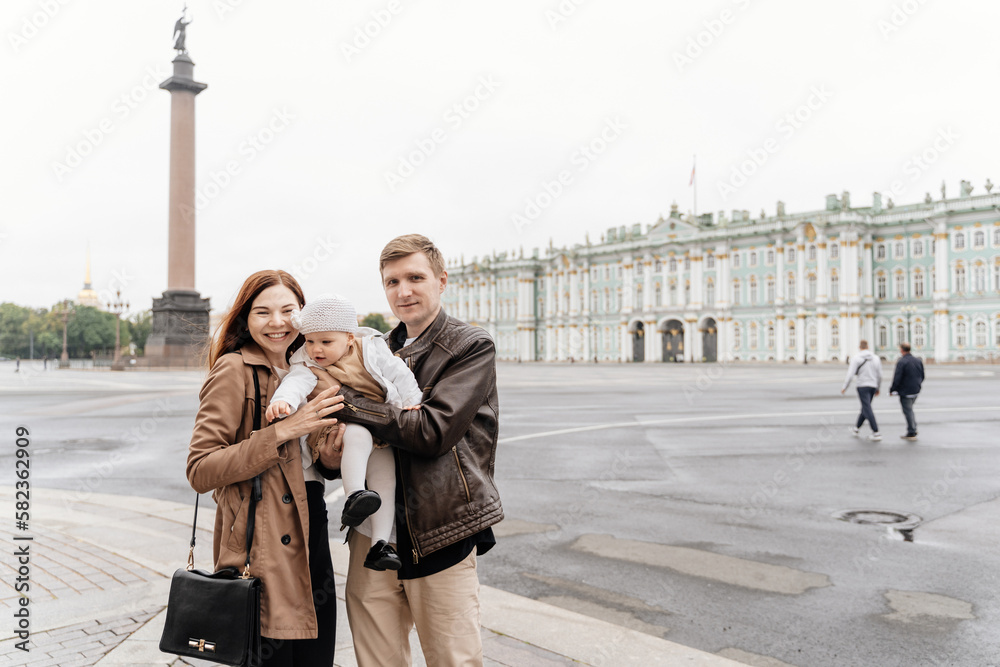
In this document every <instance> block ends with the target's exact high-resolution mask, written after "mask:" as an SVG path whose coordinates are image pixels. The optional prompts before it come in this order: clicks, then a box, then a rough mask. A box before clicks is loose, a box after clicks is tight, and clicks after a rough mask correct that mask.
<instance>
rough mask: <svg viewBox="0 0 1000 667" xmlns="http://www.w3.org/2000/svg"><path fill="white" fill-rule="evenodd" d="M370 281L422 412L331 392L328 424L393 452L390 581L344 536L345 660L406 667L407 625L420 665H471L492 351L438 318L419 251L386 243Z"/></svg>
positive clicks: (492, 518) (443, 274)
mask: <svg viewBox="0 0 1000 667" xmlns="http://www.w3.org/2000/svg"><path fill="white" fill-rule="evenodd" d="M379 270H380V272H381V274H382V287H383V288H384V290H385V295H386V299H387V300H388V302H389V307H390V308H391V309H392V312H393V314H395V315H396V317H398V318H399V321H400V323H399V326H397V327H396V328H395V329H394V330H393V331H390V332H389V333H388V334H386V335H385V337H386V342H388V343H389V348H390V349H391V350H392V351H393V352H394V353H395V354H396V355H397V356H398V357H400V358H401V359H402V360H403V361H405V362H406V364H407V365H408V366H409V367H410V369H411V370H412V371H413V373H414V375H415V376H416V379H417V384H418V385H419V386H420V387H421V388H422V389H423V400H422V402H421V406H420V408H419V409H418V410H409V411H407V410H400V409H397V408H394V407H393V406H391V405H386V404H384V403H376V402H373V401H369V400H367V399H365V398H364V397H362V396H361V395H360V394H359V393H357V392H355V391H353V390H352V389H350V388H349V387H343V388H342V389H341V392H342V393H343V394H344V402H345V408H344V409H343V410H341V411H340V412H339V413H337V416H338V419H341V420H342V421H354V422H356V423H360V424H363V425H364V426H367V427H368V428H369V430H371V432H372V435H374V436H375V438H377V439H379V440H381V441H383V442H386V443H389V444H390V445H391V446H392V448H393V452H394V454H395V459H396V498H395V504H396V525H395V548H396V550H397V552H398V553H399V556H400V559H401V560H402V566H401V568H400V570H399V571H398V573H397V572H391V571H375V570H372V569H368V568H366V567H364V562H365V560H366V557H367V556H368V554H369V551H371V550H373V549H376V548H379V545H378V544H376V545H372V543H371V538H370V535H371V531H370V529H369V527H368V526H367V525H366V523H363V524H361V525H360V526H358V528H357V529H352V530H351V532H350V536H349V538H348V542H349V545H350V550H351V560H350V566H349V569H348V575H347V613H348V619H349V620H350V624H351V633H352V634H353V638H354V650H355V654H356V656H357V661H358V665H360V667H384V666H386V665H410V664H411V663H410V643H409V633H410V629H411V628H412V627H413V626H414V625H415V626H416V628H417V633H418V636H419V637H420V645H421V647H422V648H423V652H424V657H425V659H426V662H427V664H428V665H435V666H437V665H481V664H482V661H483V648H482V640H481V637H480V623H479V616H480V615H479V577H478V575H477V573H476V556H477V555H481V554H483V553H485V552H486V551H488V550H489V549H490V548H491V547H492V546H493V545H494V544H495V543H496V540H495V538H494V536H493V529H492V528H491V526H492V525H493V524H495V523H497V522H498V521H500V520H502V519H503V509H502V507H501V504H500V494H499V492H498V491H497V488H496V485H495V483H494V481H493V469H494V463H495V460H496V445H497V425H498V419H499V416H498V400H497V385H496V349H495V347H494V345H493V340H492V339H491V338H490V336H489V334H488V333H487V332H486V331H484V330H483V329H481V328H479V327H473V326H470V325H468V324H466V323H464V322H461V321H459V320H456V319H455V318H452V317H449V316H448V315H447V314H446V313H445V312H444V310H443V309H442V308H441V294H442V292H444V289H445V286H446V285H447V284H448V273H447V271H445V267H444V258H443V257H442V256H441V253H440V251H439V250H438V249H437V248H436V247H435V246H434V244H433V243H432V242H431V241H430V240H429V239H427V238H426V237H423V236H420V235H418V234H410V235H407V236H400V237H398V238H396V239H393V240H392V241H390V242H389V244H388V245H386V247H385V248H384V249H383V250H382V255H381V257H380V259H379ZM323 388H324V387H323V386H317V390H320V389H323ZM382 502H391V500H390V499H389V498H383V499H382Z"/></svg>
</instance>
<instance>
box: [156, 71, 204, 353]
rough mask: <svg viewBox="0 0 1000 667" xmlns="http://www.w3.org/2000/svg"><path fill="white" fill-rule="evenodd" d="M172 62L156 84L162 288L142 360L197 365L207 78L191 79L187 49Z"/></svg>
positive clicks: (201, 337)
mask: <svg viewBox="0 0 1000 667" xmlns="http://www.w3.org/2000/svg"><path fill="white" fill-rule="evenodd" d="M173 65H174V73H173V76H171V77H170V78H169V79H167V80H166V81H164V82H163V83H161V84H160V88H162V89H163V90H166V91H169V92H170V195H169V203H168V209H167V219H168V231H167V289H166V290H165V291H164V292H163V295H162V296H161V297H160V298H154V299H153V308H152V310H153V322H152V328H151V331H150V335H149V339H148V340H147V341H146V351H145V352H146V354H145V357H144V358H143V364H142V365H144V366H174V367H179V366H189V365H197V364H198V363H199V355H200V354H201V352H202V351H203V349H204V347H205V345H206V344H207V343H208V341H209V336H210V333H211V332H210V331H209V311H210V310H211V306H210V304H209V300H208V299H203V298H202V297H201V295H200V294H199V293H198V291H197V290H196V289H195V159H194V158H195V135H194V125H195V113H194V98H195V97H196V96H197V95H198V94H199V93H200V92H201V91H203V90H205V88H207V87H208V84H205V83H199V82H197V81H195V80H194V62H193V61H192V60H191V58H190V57H189V56H188V54H187V51H181V52H180V53H179V54H178V55H177V57H176V58H174V61H173Z"/></svg>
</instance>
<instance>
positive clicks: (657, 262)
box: [653, 260, 663, 273]
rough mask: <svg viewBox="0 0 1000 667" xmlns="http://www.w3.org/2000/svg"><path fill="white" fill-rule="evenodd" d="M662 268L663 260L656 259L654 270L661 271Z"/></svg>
mask: <svg viewBox="0 0 1000 667" xmlns="http://www.w3.org/2000/svg"><path fill="white" fill-rule="evenodd" d="M662 270H663V262H661V261H660V260H656V263H655V264H653V272H654V273H659V272H660V271H662Z"/></svg>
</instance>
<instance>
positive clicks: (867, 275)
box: [851, 234, 875, 354]
mask: <svg viewBox="0 0 1000 667" xmlns="http://www.w3.org/2000/svg"><path fill="white" fill-rule="evenodd" d="M873 262H874V260H873V258H872V235H871V234H865V237H864V246H863V248H862V251H861V267H862V269H861V311H862V316H863V321H862V325H861V338H863V339H865V340H867V341H868V342H869V344H870V345H871V346H872V347H874V346H875V298H874V296H873V292H872V290H873V288H874V282H873V281H874V267H873ZM856 349H857V346H855V347H853V348H851V353H852V354H853V353H854V350H856Z"/></svg>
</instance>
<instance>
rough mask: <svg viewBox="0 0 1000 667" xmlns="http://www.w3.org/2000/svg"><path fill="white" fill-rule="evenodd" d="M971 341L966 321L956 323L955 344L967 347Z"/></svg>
mask: <svg viewBox="0 0 1000 667" xmlns="http://www.w3.org/2000/svg"><path fill="white" fill-rule="evenodd" d="M968 343H969V327H968V326H967V325H966V324H965V322H964V321H962V320H959V321H958V322H957V323H956V324H955V346H956V347H965V346H966V345H968Z"/></svg>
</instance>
